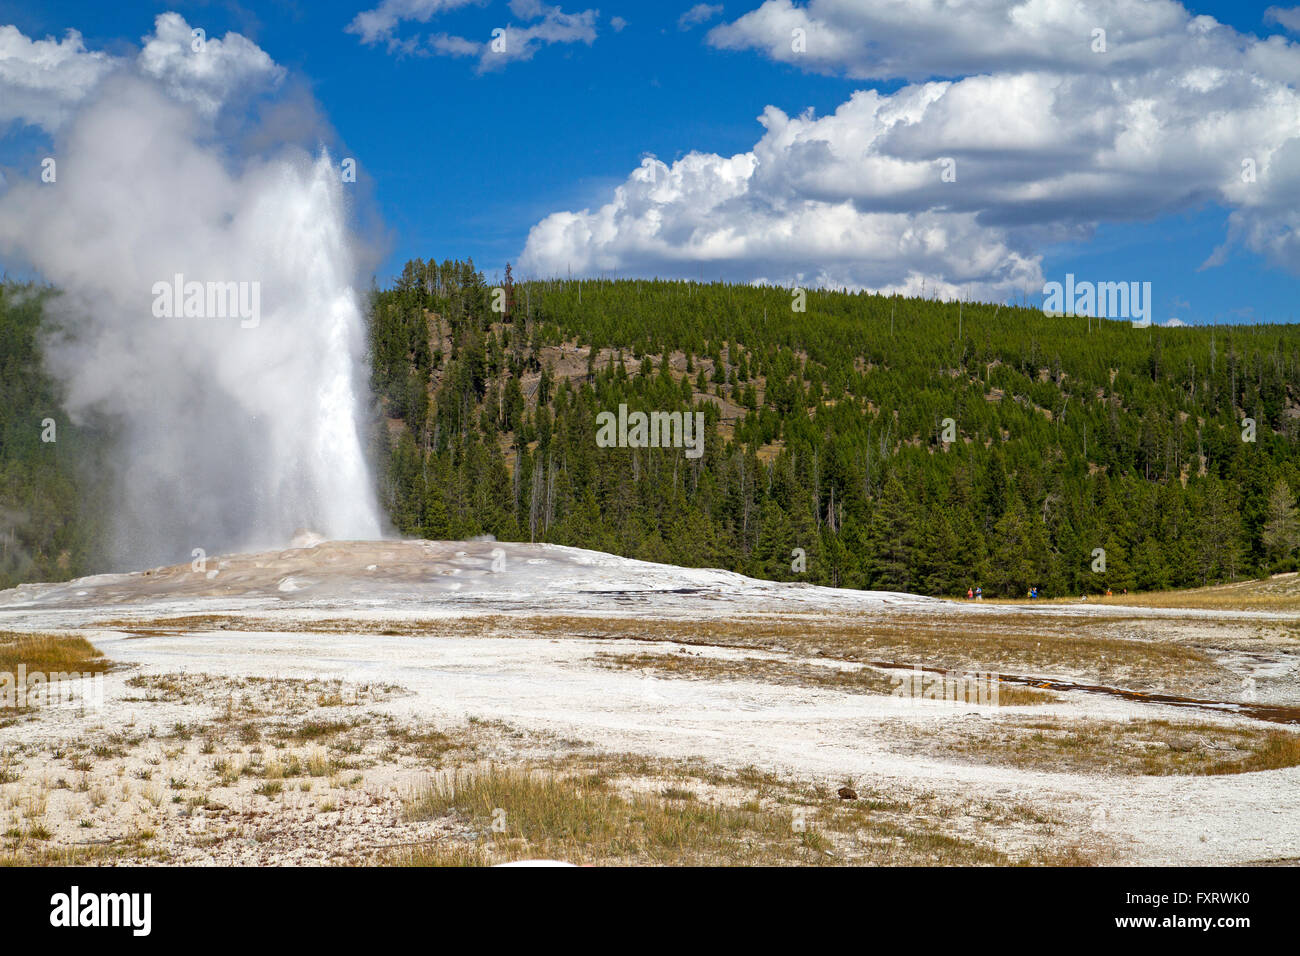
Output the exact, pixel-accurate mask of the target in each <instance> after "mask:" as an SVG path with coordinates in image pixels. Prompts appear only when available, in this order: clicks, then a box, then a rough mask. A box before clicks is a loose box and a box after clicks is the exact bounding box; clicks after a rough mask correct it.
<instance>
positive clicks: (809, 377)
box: [369, 259, 1300, 597]
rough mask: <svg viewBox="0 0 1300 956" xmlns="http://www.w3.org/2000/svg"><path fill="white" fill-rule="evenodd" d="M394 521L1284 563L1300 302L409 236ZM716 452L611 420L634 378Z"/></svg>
mask: <svg viewBox="0 0 1300 956" xmlns="http://www.w3.org/2000/svg"><path fill="white" fill-rule="evenodd" d="M369 308H370V335H371V341H370V346H371V356H372V387H373V391H374V395H375V397H376V400H377V403H378V404H377V410H376V422H375V429H374V451H375V455H376V460H377V461H378V462H380V468H379V472H380V483H381V489H380V490H381V495H382V499H383V502H384V505H385V507H386V509H387V511H388V513H389V515H390V516H391V518H392V520H393V522H394V524H395V526H396V528H397V530H398V531H399V532H400V533H401V534H403V535H409V536H419V537H428V538H466V537H471V536H474V535H480V534H491V535H495V536H496V537H498V538H500V539H504V540H526V541H547V542H554V543H556V544H565V545H573V546H578V547H585V548H593V549H599V550H603V551H610V552H613V553H616V554H621V555H625V556H628V557H634V558H640V559H644V560H649V561H661V562H669V563H673V564H681V565H687V566H708V567H720V568H726V569H730V570H735V571H739V572H742V573H745V574H749V575H754V576H757V577H764V578H770V579H777V580H795V581H807V582H810V583H816V584H826V585H834V586H839V587H853V588H869V589H882V590H904V591H914V592H920V593H925V594H934V595H958V594H965V593H966V590H967V588H969V587H972V586H981V587H983V589H984V591H985V593H986V594H990V595H1002V596H1024V595H1025V594H1026V593H1027V591H1028V589H1029V588H1030V587H1037V588H1038V589H1039V594H1040V595H1042V596H1044V597H1052V596H1064V595H1079V594H1085V593H1098V592H1103V591H1105V590H1106V589H1108V588H1109V589H1113V590H1114V591H1116V592H1118V591H1121V590H1122V589H1125V588H1127V589H1142V590H1149V589H1164V588H1175V587H1190V586H1199V585H1206V584H1211V583H1216V582H1222V581H1232V580H1238V579H1240V578H1242V577H1246V576H1257V575H1265V574H1269V573H1276V572H1281V571H1288V570H1293V569H1295V568H1296V566H1297V563H1296V561H1297V554H1296V548H1297V544H1300V525H1298V523H1297V509H1296V491H1297V490H1300V455H1297V438H1298V437H1300V336H1297V329H1296V327H1295V326H1293V325H1231V326H1214V327H1176V328H1161V327H1147V328H1137V327H1134V326H1133V325H1132V324H1131V323H1129V322H1114V321H1105V320H1101V321H1099V320H1097V319H1095V318H1088V317H1064V316H1048V315H1045V314H1044V313H1043V312H1042V311H1041V310H1039V309H1035V308H1024V307H1008V306H1006V305H997V304H984V303H959V302H944V301H937V300H934V299H923V298H892V297H886V296H880V295H873V294H870V293H851V292H838V291H831V290H812V289H810V290H806V291H805V290H790V289H782V288H776V287H764V286H751V285H732V284H725V283H710V284H703V283H696V282H681V281H649V280H600V279H596V280H593V279H582V280H551V281H525V282H516V281H515V280H514V279H513V277H512V275H511V270H510V268H509V266H507V268H506V270H505V274H504V275H503V276H502V277H501V278H500V280H499V281H498V282H495V283H490V282H488V281H487V280H486V279H485V278H484V276H483V274H482V273H481V272H479V271H477V270H476V269H475V267H474V265H473V263H472V262H462V261H454V260H448V261H443V262H440V263H439V262H435V261H433V260H430V261H428V262H425V261H422V260H418V259H417V260H414V261H411V262H409V263H407V265H406V267H405V268H404V269H403V271H402V273H401V275H400V276H399V277H397V279H396V280H395V282H394V283H393V285H392V287H391V288H387V289H383V290H378V289H376V290H372V293H371V299H370V306H369ZM624 403H625V404H627V405H628V406H629V407H630V408H633V409H640V410H643V411H646V412H653V411H661V412H672V411H676V410H682V411H690V410H693V411H702V412H704V414H705V422H706V433H707V434H706V443H705V453H704V454H703V455H702V456H700V457H699V458H696V459H691V458H688V457H687V456H686V455H685V454H684V452H683V450H682V449H678V448H633V447H621V448H604V447H598V444H597V442H596V441H595V425H594V423H595V420H596V416H597V415H598V414H599V413H601V412H605V411H613V410H615V409H617V408H618V406H619V405H620V404H624Z"/></svg>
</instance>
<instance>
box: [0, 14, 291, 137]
mask: <svg viewBox="0 0 1300 956" xmlns="http://www.w3.org/2000/svg"><path fill="white" fill-rule="evenodd" d="M194 41H195V38H194V35H193V28H192V27H191V26H190V24H189V23H187V22H186V21H185V18H184V17H182V16H180V14H177V13H163V14H159V15H158V17H157V18H156V19H155V21H154V32H153V33H151V34H149V35H147V36H144V37H142V38H141V44H142V46H141V49H140V52H139V53H138V54H137V56H136V57H135V59H134V60H132V59H131V58H129V57H114V56H110V55H108V54H106V53H102V52H98V51H88V50H86V48H85V45H84V43H83V42H82V39H81V34H79V33H77V32H76V31H75V30H70V31H69V32H68V34H67V37H66V38H65V39H64V40H63V41H61V42H60V41H57V40H53V39H45V40H30V39H28V38H27V37H26V36H24V35H23V34H22V33H21V32H19V31H18V29H17V28H16V27H12V26H6V27H0V123H5V122H8V121H12V120H21V121H23V122H26V123H31V124H33V125H35V126H40V127H42V128H43V129H45V130H46V131H47V132H54V131H55V130H57V129H58V128H59V127H60V126H62V125H63V123H64V122H65V121H66V120H67V119H68V117H69V115H70V114H71V112H72V110H73V109H75V108H76V106H77V105H78V104H80V103H81V102H82V101H83V100H85V99H86V98H87V97H88V96H90V95H91V94H92V93H93V92H94V91H95V89H97V88H98V87H99V86H100V85H101V84H102V83H103V81H104V79H105V78H106V77H107V76H109V75H110V74H112V73H114V72H118V71H127V70H131V69H132V68H134V69H135V70H138V71H139V72H140V73H141V74H143V75H145V76H147V77H149V78H151V79H153V80H156V81H158V82H159V83H160V85H161V86H162V87H163V88H164V89H165V90H166V91H167V92H168V93H169V94H171V95H172V96H173V97H174V98H175V99H177V100H180V101H182V102H187V103H190V104H192V105H194V106H196V107H197V108H198V109H199V110H200V111H201V112H202V113H203V114H205V115H207V116H209V117H211V116H212V115H214V114H215V113H216V112H217V111H218V110H219V109H220V108H221V106H222V105H223V104H224V103H226V102H227V100H229V99H230V98H232V97H234V96H237V95H240V94H242V93H247V92H260V91H264V90H267V89H271V88H273V87H275V86H276V85H277V84H278V83H279V82H280V81H281V80H282V79H283V78H284V75H285V70H284V68H283V67H282V66H279V65H278V64H277V63H275V61H274V60H272V59H271V57H270V56H268V55H267V53H266V51H264V50H262V49H261V47H259V46H257V44H255V43H253V42H252V41H251V40H249V39H247V38H246V37H243V36H241V35H240V34H238V33H227V34H226V36H225V37H224V38H223V39H217V38H215V37H212V38H207V37H204V40H203V43H202V48H201V49H200V50H196V49H194Z"/></svg>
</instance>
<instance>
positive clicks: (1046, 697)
mask: <svg viewBox="0 0 1300 956" xmlns="http://www.w3.org/2000/svg"><path fill="white" fill-rule="evenodd" d="M592 659H593V660H594V661H595V662H596V663H597V664H598V665H599V666H601V667H607V668H610V669H614V670H640V671H646V672H649V673H652V674H655V675H658V676H661V677H681V678H686V679H695V680H719V679H722V680H752V681H761V682H764V683H769V684H786V685H791V686H795V687H814V688H819V689H827V690H838V691H843V692H845V693H850V694H880V695H885V696H888V695H891V694H895V693H898V688H899V687H900V686H901V685H902V684H903V682H904V681H905V680H907V678H908V677H910V676H911V674H912V672H911V671H907V670H901V669H900V670H893V671H886V670H880V669H877V668H873V667H852V666H850V667H838V666H834V665H833V664H828V665H817V664H807V663H802V662H799V661H790V660H772V659H769V658H761V657H738V658H714V657H700V656H698V655H695V654H689V653H676V654H609V653H605V652H598V653H596V654H595V655H593V658H592ZM925 676H927V677H935V678H936V679H939V677H938V675H933V674H927V675H925ZM972 679H974V678H973V676H972ZM985 696H988V697H991V696H992V695H991V694H986V695H985ZM1056 700H1059V698H1058V697H1057V695H1055V694H1051V693H1047V692H1045V691H1041V690H1033V689H1031V688H1027V687H1020V686H1017V685H1015V684H1008V683H1005V682H999V683H998V684H997V706H999V707H1014V706H1024V705H1030V704H1048V703H1053V702H1054V701H1056Z"/></svg>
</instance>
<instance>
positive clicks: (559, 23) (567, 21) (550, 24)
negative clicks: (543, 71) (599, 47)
mask: <svg viewBox="0 0 1300 956" xmlns="http://www.w3.org/2000/svg"><path fill="white" fill-rule="evenodd" d="M510 10H511V12H512V13H514V15H515V16H517V17H519V18H521V19H523V20H538V18H540V20H538V22H537V23H533V24H530V25H529V26H526V27H517V26H515V25H514V24H511V25H509V26H506V27H504V28H503V29H504V33H503V34H502V35H501V36H500V37H499V42H498V43H496V44H493V43H491V42H489V43H487V44H485V46H484V48H483V52H482V55H481V56H480V57H479V70H480V71H485V70H496V69H500V68H501V67H503V66H505V65H506V64H507V63H512V62H514V61H516V60H531V59H532V58H533V54H534V53H536V52H537V49H538V47H539V46H542V45H547V46H549V45H550V44H553V43H585V44H587V46H591V44H592V43H594V42H595V40H596V17H597V15H598V14H599V11H598V10H584V11H582V12H581V13H565V12H564V11H563V10H561V9H560V8H559V7H550V6H547V5H546V4H544V3H540V2H539V0H510Z"/></svg>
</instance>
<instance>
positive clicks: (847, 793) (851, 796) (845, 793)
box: [835, 787, 858, 800]
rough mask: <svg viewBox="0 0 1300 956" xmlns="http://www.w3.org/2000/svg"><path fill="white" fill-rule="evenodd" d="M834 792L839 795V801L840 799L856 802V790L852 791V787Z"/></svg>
mask: <svg viewBox="0 0 1300 956" xmlns="http://www.w3.org/2000/svg"><path fill="white" fill-rule="evenodd" d="M835 792H836V793H838V794H839V795H840V799H841V800H856V799H858V792H857V791H856V790H854V789H853V788H852V787H840V788H839V790H837V791H835Z"/></svg>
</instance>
